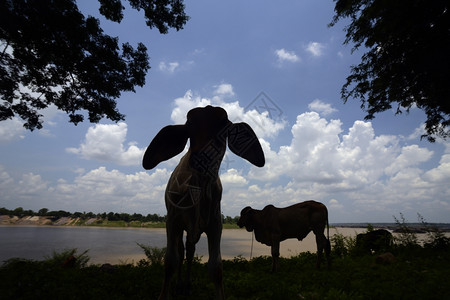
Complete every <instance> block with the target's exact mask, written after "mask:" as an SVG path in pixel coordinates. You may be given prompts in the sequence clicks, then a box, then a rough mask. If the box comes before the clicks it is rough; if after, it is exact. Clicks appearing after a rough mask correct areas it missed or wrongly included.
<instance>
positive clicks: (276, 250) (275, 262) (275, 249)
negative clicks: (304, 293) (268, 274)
mask: <svg viewBox="0 0 450 300" xmlns="http://www.w3.org/2000/svg"><path fill="white" fill-rule="evenodd" d="M271 253H272V272H273V273H274V272H276V271H278V269H279V268H280V262H279V257H280V242H278V243H276V242H275V243H274V244H273V245H272V247H271Z"/></svg>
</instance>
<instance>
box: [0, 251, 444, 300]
mask: <svg viewBox="0 0 450 300" xmlns="http://www.w3.org/2000/svg"><path fill="white" fill-rule="evenodd" d="M75 251H76V250H72V251H69V252H66V253H63V254H58V253H54V254H53V257H48V258H47V259H46V260H44V261H29V260H22V259H13V260H9V261H7V262H5V263H4V264H3V265H2V266H1V267H0V295H1V297H0V298H2V299H41V298H50V297H51V298H54V299H157V297H158V294H159V291H160V287H161V284H162V278H163V273H164V269H163V266H162V264H161V263H160V258H158V259H155V258H152V257H150V256H149V255H148V254H147V253H146V254H147V256H148V259H147V260H145V261H144V260H143V261H140V262H139V263H138V264H137V265H130V264H123V265H117V266H111V265H104V266H100V265H88V264H87V261H88V257H87V255H86V253H83V254H81V255H76V252H75ZM392 253H393V254H394V256H395V262H393V263H391V264H386V265H384V264H376V263H375V256H374V255H370V254H367V255H359V256H354V255H342V253H341V254H340V255H337V254H336V253H335V255H334V257H333V266H332V268H331V269H330V270H327V269H326V268H323V269H321V270H316V269H315V260H316V256H315V255H314V254H311V253H302V254H300V255H299V256H296V257H293V258H289V259H286V258H284V259H282V260H281V261H280V264H281V267H280V271H279V272H278V273H275V274H272V273H270V268H271V258H270V257H257V258H254V259H252V260H251V261H248V260H245V259H243V258H241V257H237V258H235V259H233V260H225V261H224V262H223V268H224V287H225V293H226V297H227V299H283V300H284V299H450V251H448V248H447V249H445V250H442V249H441V250H439V249H430V248H422V247H412V248H406V247H402V248H397V249H394V251H392ZM68 255H70V256H72V255H74V256H75V257H77V260H76V261H75V262H74V263H73V264H67V261H66V260H67V257H68ZM64 261H66V264H64ZM192 279H193V282H192V293H191V294H192V296H191V297H178V298H176V299H214V298H215V292H214V287H213V285H212V283H211V282H210V280H209V277H208V273H207V266H206V264H203V263H200V261H199V260H198V259H197V260H196V261H195V263H194V267H193V270H192ZM174 286H175V284H173V285H172V287H174Z"/></svg>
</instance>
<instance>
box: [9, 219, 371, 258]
mask: <svg viewBox="0 0 450 300" xmlns="http://www.w3.org/2000/svg"><path fill="white" fill-rule="evenodd" d="M337 230H338V232H339V233H341V234H343V235H345V236H355V235H356V234H357V233H360V232H363V231H365V229H363V228H338V229H337ZM335 233H336V229H334V228H330V236H332V235H333V234H335ZM137 243H140V244H144V245H149V246H153V247H160V248H162V247H165V246H166V231H165V229H149V228H125V229H124V228H100V227H51V226H0V265H1V264H2V263H3V261H5V260H7V259H9V258H13V257H20V258H26V259H35V260H42V259H43V258H44V257H45V256H51V254H52V252H53V251H57V252H59V251H62V250H64V249H73V248H77V249H78V253H82V252H83V251H85V250H89V252H88V253H87V255H88V256H89V257H90V260H89V263H90V264H104V263H111V264H120V263H133V262H134V263H136V262H138V261H139V260H140V259H143V258H145V255H144V252H143V250H142V249H141V248H140V247H139V246H138V245H137ZM252 244H253V247H252ZM316 249H317V248H316V244H315V236H314V234H313V233H312V232H311V233H310V234H309V235H308V236H307V237H306V238H305V239H304V240H303V241H301V242H299V241H298V240H296V239H289V240H286V241H284V242H282V243H281V245H280V253H281V256H283V257H290V256H294V255H297V254H299V253H300V252H305V251H310V252H315V251H316ZM221 252H222V258H223V259H232V258H234V257H237V256H239V255H241V256H242V257H244V258H246V259H249V258H250V256H252V257H257V256H261V255H270V247H268V246H265V245H263V244H260V243H258V242H257V241H256V240H254V241H253V243H252V233H250V232H247V231H246V230H244V229H224V230H223V232H222V242H221ZM196 255H197V256H199V257H202V260H205V261H206V260H207V259H208V247H207V239H206V236H205V235H204V234H203V235H202V237H201V238H200V241H199V242H198V244H197V246H196Z"/></svg>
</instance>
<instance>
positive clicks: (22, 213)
mask: <svg viewBox="0 0 450 300" xmlns="http://www.w3.org/2000/svg"><path fill="white" fill-rule="evenodd" d="M0 215H9V216H17V217H26V216H40V217H51V218H55V219H56V218H63V217H69V218H81V219H90V218H99V219H107V220H109V221H125V222H132V221H139V222H165V221H166V216H160V215H158V214H148V215H147V216H144V215H142V214H137V213H134V214H128V213H120V214H119V213H114V212H109V213H106V212H104V213H98V214H95V213H93V212H88V213H86V212H74V213H71V212H68V211H64V210H49V209H48V208H41V209H40V210H39V211H38V212H35V211H33V210H24V209H23V208H22V207H18V208H16V209H13V210H9V209H6V208H4V207H3V208H0Z"/></svg>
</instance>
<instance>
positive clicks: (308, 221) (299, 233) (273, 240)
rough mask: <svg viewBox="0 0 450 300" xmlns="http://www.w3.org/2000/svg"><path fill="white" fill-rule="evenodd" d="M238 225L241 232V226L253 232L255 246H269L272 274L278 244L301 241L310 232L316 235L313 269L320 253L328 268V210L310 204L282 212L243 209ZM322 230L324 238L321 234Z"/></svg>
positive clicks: (300, 204) (319, 260)
mask: <svg viewBox="0 0 450 300" xmlns="http://www.w3.org/2000/svg"><path fill="white" fill-rule="evenodd" d="M238 225H239V227H241V228H242V227H244V226H245V228H246V229H247V231H249V232H251V231H253V230H254V231H255V238H256V240H257V241H258V242H260V243H262V244H265V245H267V246H271V252H272V272H275V271H277V270H278V268H279V263H278V257H279V256H280V242H281V241H284V240H286V239H290V238H297V239H298V240H299V241H301V240H303V239H304V238H305V237H306V236H307V235H308V233H309V232H311V231H313V232H314V234H315V235H316V243H317V267H318V268H319V267H320V262H321V257H322V251H323V250H324V249H325V254H326V258H327V263H328V267H329V266H330V264H331V261H330V251H331V246H330V241H329V228H328V210H327V208H326V206H325V205H323V204H322V203H320V202H316V201H312V200H310V201H305V202H302V203H298V204H294V205H291V206H289V207H286V208H277V207H275V206H273V205H267V206H266V207H264V209H263V210H257V209H253V208H251V207H250V206H247V207H246V208H244V209H243V210H242V211H241V217H240V218H239V221H238ZM325 227H327V235H328V238H326V237H325V234H324V230H325Z"/></svg>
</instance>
